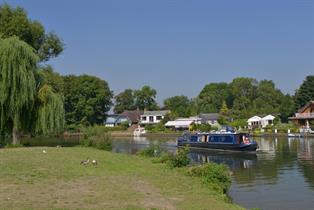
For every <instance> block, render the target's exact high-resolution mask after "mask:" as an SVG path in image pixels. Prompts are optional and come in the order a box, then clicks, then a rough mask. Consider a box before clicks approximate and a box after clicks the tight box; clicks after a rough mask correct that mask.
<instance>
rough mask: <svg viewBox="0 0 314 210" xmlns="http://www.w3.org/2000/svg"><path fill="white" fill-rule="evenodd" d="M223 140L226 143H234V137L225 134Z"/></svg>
mask: <svg viewBox="0 0 314 210" xmlns="http://www.w3.org/2000/svg"><path fill="white" fill-rule="evenodd" d="M223 142H225V143H232V142H233V139H232V137H231V136H225V137H224V140H223Z"/></svg>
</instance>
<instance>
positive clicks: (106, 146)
mask: <svg viewBox="0 0 314 210" xmlns="http://www.w3.org/2000/svg"><path fill="white" fill-rule="evenodd" d="M80 145H81V146H84V147H95V148H97V149H101V150H107V151H110V150H112V139H111V136H110V134H108V129H107V128H106V127H104V126H93V127H91V126H90V127H86V128H84V139H82V140H80Z"/></svg>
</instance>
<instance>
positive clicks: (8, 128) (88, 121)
mask: <svg viewBox="0 0 314 210" xmlns="http://www.w3.org/2000/svg"><path fill="white" fill-rule="evenodd" d="M63 46H64V44H63V42H62V40H61V39H60V38H59V37H58V36H57V35H56V34H55V33H52V32H46V31H45V28H44V26H43V25H42V24H41V23H40V22H39V21H36V20H35V21H34V20H31V19H29V18H28V16H27V13H26V11H25V10H24V9H23V8H21V7H16V8H13V7H11V6H10V5H8V4H3V5H0V138H2V139H3V138H5V137H6V136H10V137H12V138H13V143H18V142H19V137H20V136H21V135H25V134H31V135H54V134H56V133H60V132H62V131H64V129H65V128H67V127H68V126H71V125H83V126H89V125H94V124H102V123H103V122H104V120H105V119H106V115H107V113H108V111H109V110H110V109H111V107H112V106H114V109H113V110H114V112H115V113H122V112H123V111H124V110H136V109H140V110H144V109H146V110H156V109H169V110H171V116H169V118H176V117H188V116H191V115H196V114H199V113H208V112H217V113H220V115H221V116H222V119H223V120H228V119H245V118H247V117H249V116H251V115H254V114H269V113H271V114H275V115H276V116H278V117H279V118H280V119H281V120H282V121H283V122H286V121H287V119H288V117H289V116H291V115H292V114H293V113H294V112H295V111H296V110H297V109H298V108H300V107H302V106H303V105H304V104H305V103H307V102H308V101H310V100H314V76H313V75H310V76H307V77H306V78H305V80H304V82H303V84H301V86H300V88H299V89H298V90H297V91H296V93H295V94H294V95H293V96H291V95H289V94H283V93H282V92H281V91H280V90H279V89H278V88H276V86H275V84H274V83H273V81H271V80H261V81H257V80H256V79H254V78H245V77H241V78H235V79H234V80H233V81H232V82H230V83H225V82H221V83H210V84H207V85H205V87H204V88H203V89H202V90H201V91H200V93H199V95H198V96H196V97H195V98H188V97H187V96H184V95H180V96H173V97H170V98H167V99H165V100H164V104H163V105H162V106H161V107H159V106H158V104H157V102H156V95H157V91H156V90H155V89H153V88H151V87H149V86H147V85H146V86H143V87H142V88H140V89H138V90H132V89H126V90H124V91H122V92H121V93H119V94H117V95H114V93H113V91H112V90H110V88H109V85H108V83H107V82H106V81H105V80H103V79H100V78H98V77H95V76H91V75H80V76H76V75H64V76H63V75H60V74H58V73H56V72H55V71H54V70H53V68H52V67H51V66H49V65H46V63H45V62H46V61H48V60H49V59H51V58H54V57H57V56H58V55H59V54H60V53H62V51H63ZM0 143H1V141H0Z"/></svg>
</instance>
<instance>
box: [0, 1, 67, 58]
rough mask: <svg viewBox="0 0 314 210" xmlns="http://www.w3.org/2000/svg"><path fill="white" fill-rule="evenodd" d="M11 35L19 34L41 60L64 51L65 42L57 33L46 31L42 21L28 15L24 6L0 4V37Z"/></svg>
mask: <svg viewBox="0 0 314 210" xmlns="http://www.w3.org/2000/svg"><path fill="white" fill-rule="evenodd" d="M11 36H17V37H19V39H20V40H22V41H24V42H26V43H27V44H29V45H30V46H31V47H33V48H34V49H35V51H36V53H37V55H38V56H39V58H40V60H41V61H46V60H49V59H50V58H52V57H56V56H58V55H59V54H60V53H61V52H62V51H63V43H62V41H61V40H60V38H59V37H58V36H57V35H56V34H55V33H52V32H49V33H46V32H45V28H44V27H43V26H42V24H41V23H40V22H38V21H36V20H35V21H33V20H31V19H29V18H28V17H27V13H26V11H25V10H24V9H23V8H21V7H16V8H12V7H11V6H10V5H8V4H3V5H0V37H2V38H8V37H11Z"/></svg>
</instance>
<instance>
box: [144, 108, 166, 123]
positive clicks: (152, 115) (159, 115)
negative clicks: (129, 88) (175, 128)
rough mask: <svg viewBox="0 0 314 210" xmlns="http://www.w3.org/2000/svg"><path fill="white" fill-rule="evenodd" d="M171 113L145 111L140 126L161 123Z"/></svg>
mask: <svg viewBox="0 0 314 210" xmlns="http://www.w3.org/2000/svg"><path fill="white" fill-rule="evenodd" d="M169 112H170V111H169V110H160V111H144V113H143V114H142V115H141V119H140V124H142V125H146V124H156V123H159V122H160V121H161V120H162V119H164V117H165V115H166V114H167V113H169Z"/></svg>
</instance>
